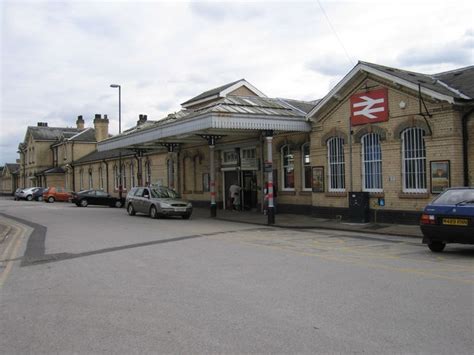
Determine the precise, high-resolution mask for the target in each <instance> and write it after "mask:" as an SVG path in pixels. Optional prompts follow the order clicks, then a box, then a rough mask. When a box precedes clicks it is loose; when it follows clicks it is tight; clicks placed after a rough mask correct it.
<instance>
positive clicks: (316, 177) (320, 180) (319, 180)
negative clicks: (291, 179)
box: [312, 166, 324, 192]
mask: <svg viewBox="0 0 474 355" xmlns="http://www.w3.org/2000/svg"><path fill="white" fill-rule="evenodd" d="M312 171H313V173H312V177H313V184H312V188H313V192H324V166H313V168H312Z"/></svg>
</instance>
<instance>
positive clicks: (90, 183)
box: [89, 168, 93, 189]
mask: <svg viewBox="0 0 474 355" xmlns="http://www.w3.org/2000/svg"><path fill="white" fill-rule="evenodd" d="M92 187H93V184H92V168H89V189H92Z"/></svg>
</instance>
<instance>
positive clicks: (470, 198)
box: [420, 187, 474, 253]
mask: <svg viewBox="0 0 474 355" xmlns="http://www.w3.org/2000/svg"><path fill="white" fill-rule="evenodd" d="M420 227H421V231H422V232H423V243H425V244H428V247H429V248H430V250H431V251H433V252H437V253H439V252H442V251H443V250H444V248H445V246H446V244H447V243H460V244H474V188H472V187H458V188H450V189H447V190H446V191H444V192H443V193H442V194H441V195H439V196H438V197H437V198H436V199H434V200H433V201H432V202H431V203H430V204H429V205H427V206H426V207H425V209H424V211H423V215H422V216H421V219H420Z"/></svg>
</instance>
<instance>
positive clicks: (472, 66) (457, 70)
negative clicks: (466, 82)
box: [432, 65, 474, 76]
mask: <svg viewBox="0 0 474 355" xmlns="http://www.w3.org/2000/svg"><path fill="white" fill-rule="evenodd" d="M471 68H472V69H474V65H468V66H467V67H462V68H457V69H451V70H447V71H442V72H440V73H435V74H432V75H435V76H436V75H444V74H451V73H456V72H460V71H464V70H466V69H471Z"/></svg>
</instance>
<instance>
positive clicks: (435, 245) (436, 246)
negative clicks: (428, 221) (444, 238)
mask: <svg viewBox="0 0 474 355" xmlns="http://www.w3.org/2000/svg"><path fill="white" fill-rule="evenodd" d="M445 246H446V243H443V242H438V241H433V242H430V243H428V248H430V250H431V251H432V252H433V253H441V252H442V251H443V250H444V247H445Z"/></svg>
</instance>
